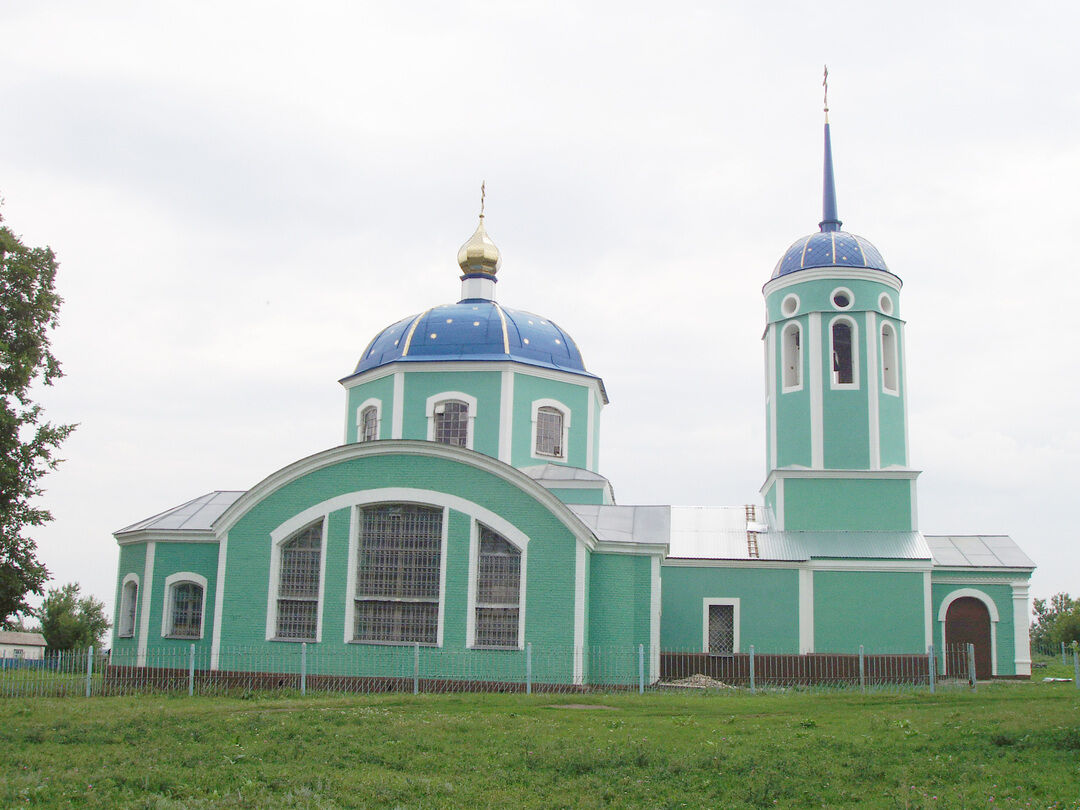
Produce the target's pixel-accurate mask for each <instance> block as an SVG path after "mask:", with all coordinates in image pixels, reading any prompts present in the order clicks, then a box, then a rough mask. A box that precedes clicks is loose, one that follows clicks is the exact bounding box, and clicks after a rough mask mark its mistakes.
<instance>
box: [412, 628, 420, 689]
mask: <svg viewBox="0 0 1080 810" xmlns="http://www.w3.org/2000/svg"><path fill="white" fill-rule="evenodd" d="M412 693H413V694H414V695H419V694H420V642H419V641H416V642H413V665H412Z"/></svg>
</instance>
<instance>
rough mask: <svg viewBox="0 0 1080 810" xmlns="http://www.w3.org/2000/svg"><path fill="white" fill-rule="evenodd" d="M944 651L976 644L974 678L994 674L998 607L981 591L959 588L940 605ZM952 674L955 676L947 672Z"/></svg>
mask: <svg viewBox="0 0 1080 810" xmlns="http://www.w3.org/2000/svg"><path fill="white" fill-rule="evenodd" d="M938 620H939V621H940V622H942V628H941V635H942V643H943V651H944V650H948V649H950V648H951V647H952V646H953V645H963V644H974V645H975V677H976V678H977V679H979V680H987V679H989V678H991V677H993V676H994V675H996V674H997V623H998V620H999V616H998V612H997V606H996V605H995V604H994V601H993V600H992V599H991V598H990V597H989V596H987V595H986V594H985V593H983V592H982V591H979V590H976V589H974V588H961V589H960V590H956V591H953V592H952V593H950V594H949V595H948V596H947V597H946V598H945V599H944V600H943V601H942V603H941V610H940V611H939V613H938ZM948 674H954V673H948Z"/></svg>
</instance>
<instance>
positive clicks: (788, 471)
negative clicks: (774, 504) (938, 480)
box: [758, 467, 922, 494]
mask: <svg viewBox="0 0 1080 810" xmlns="http://www.w3.org/2000/svg"><path fill="white" fill-rule="evenodd" d="M921 474H922V470H906V469H897V468H890V469H886V470H814V469H810V468H809V467H797V468H796V467H784V468H783V469H779V470H772V471H771V472H770V473H769V477H768V478H766V479H765V483H764V484H762V485H761V489H759V490H758V491H759V492H760V493H762V494H765V492H767V491H768V489H769V487H771V486H772V485H773V483H774V482H775V481H777V480H780V479H785V478H810V479H819V480H820V479H833V480H836V479H844V478H847V479H851V478H876V479H885V480H894V481H895V480H899V481H905V480H906V481H914V480H915V479H916V478H918V477H919V476H920V475H921Z"/></svg>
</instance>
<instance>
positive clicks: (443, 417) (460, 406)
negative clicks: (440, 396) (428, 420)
mask: <svg viewBox="0 0 1080 810" xmlns="http://www.w3.org/2000/svg"><path fill="white" fill-rule="evenodd" d="M434 417H435V435H434V437H433V441H436V442H439V443H440V444H453V445H457V446H458V447H468V441H469V404H468V403H467V402H462V401H461V400H458V399H446V400H443V401H442V402H438V403H436V404H435V414H434Z"/></svg>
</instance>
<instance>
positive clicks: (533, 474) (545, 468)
mask: <svg viewBox="0 0 1080 810" xmlns="http://www.w3.org/2000/svg"><path fill="white" fill-rule="evenodd" d="M521 471H522V472H523V473H525V474H526V475H527V476H529V477H530V478H532V479H533V480H534V481H546V482H549V483H550V482H555V481H596V482H597V483H604V484H606V483H608V480H607V479H606V478H604V476H602V475H600V474H599V473H594V472H592V471H591V470H585V469H582V468H581V467H567V466H566V465H565V464H537V465H536V466H533V467H522V468H521Z"/></svg>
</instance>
